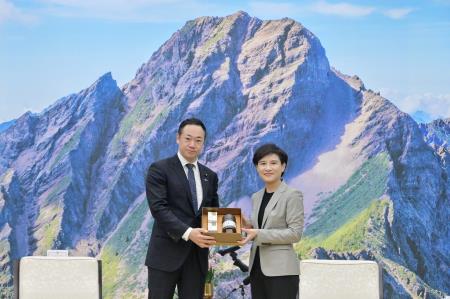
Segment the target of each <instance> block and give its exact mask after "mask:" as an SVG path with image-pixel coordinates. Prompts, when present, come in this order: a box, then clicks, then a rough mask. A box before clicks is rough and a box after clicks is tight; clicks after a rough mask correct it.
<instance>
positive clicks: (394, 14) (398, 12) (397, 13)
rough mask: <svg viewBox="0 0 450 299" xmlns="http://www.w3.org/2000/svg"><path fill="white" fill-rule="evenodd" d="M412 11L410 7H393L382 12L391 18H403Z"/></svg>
mask: <svg viewBox="0 0 450 299" xmlns="http://www.w3.org/2000/svg"><path fill="white" fill-rule="evenodd" d="M412 11H413V9H412V8H393V9H388V10H385V11H383V14H384V15H385V16H387V17H389V18H391V19H394V20H399V19H403V18H404V17H406V16H407V15H409V14H410V13H411V12H412Z"/></svg>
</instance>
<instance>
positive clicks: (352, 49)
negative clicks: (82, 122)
mask: <svg viewBox="0 0 450 299" xmlns="http://www.w3.org/2000/svg"><path fill="white" fill-rule="evenodd" d="M238 10H244V11H246V12H247V13H249V15H250V16H252V17H258V18H260V19H279V18H283V17H290V18H293V19H295V20H296V21H298V22H300V23H302V24H303V25H304V26H306V27H307V28H308V29H309V30H311V31H312V32H313V33H314V34H316V35H317V36H318V37H319V39H320V40H321V42H322V45H323V46H324V48H325V50H326V53H327V56H328V59H329V61H330V64H331V65H332V66H334V67H335V68H337V69H338V70H340V71H341V72H343V73H345V74H349V75H358V76H359V77H361V79H362V80H363V81H364V83H365V86H366V87H367V88H370V89H372V90H376V91H380V92H381V94H382V95H383V96H385V97H386V98H388V99H390V100H391V101H393V102H394V103H395V104H396V105H397V106H398V107H399V108H401V109H402V110H403V111H405V112H408V113H413V112H415V111H417V110H423V111H425V112H426V113H428V114H429V115H430V116H431V117H433V118H437V117H450V71H449V70H450V0H434V1H433V0H430V1H415V0H411V1H402V0H396V1H392V0H390V1H386V0H380V1H331V0H327V1H315V0H311V1H281V2H278V1H231V0H230V1H201V0H183V1H182V0H99V1H95V0H28V1H11V0H0V123H2V122H5V121H8V120H11V119H14V118H17V117H19V116H20V115H21V114H23V113H24V112H26V111H28V110H31V111H33V112H40V111H42V110H43V109H44V108H45V107H47V106H49V105H50V104H52V103H53V102H55V101H56V100H57V99H58V98H61V97H63V96H66V95H68V94H71V93H75V92H78V91H80V90H81V89H83V88H86V87H88V86H89V85H90V84H92V83H93V82H94V81H95V80H96V79H97V78H98V77H99V76H101V75H102V74H104V73H106V72H109V71H110V72H112V75H113V77H114V78H115V79H116V80H117V82H118V84H119V86H122V85H123V84H125V83H126V82H128V81H129V80H131V79H132V78H133V77H134V74H135V72H136V70H137V69H138V68H139V66H140V65H141V64H142V63H144V62H146V61H147V60H148V59H149V58H150V56H151V54H152V53H153V52H154V51H155V50H156V49H157V48H158V47H159V46H160V45H161V44H162V43H163V42H164V41H166V40H167V39H168V38H169V37H170V36H171V34H172V33H173V32H175V31H176V30H177V29H179V28H181V27H182V26H183V25H184V23H185V22H186V21H188V20H190V19H194V18H196V17H199V16H206V15H210V16H226V15H229V14H232V13H234V12H236V11H238Z"/></svg>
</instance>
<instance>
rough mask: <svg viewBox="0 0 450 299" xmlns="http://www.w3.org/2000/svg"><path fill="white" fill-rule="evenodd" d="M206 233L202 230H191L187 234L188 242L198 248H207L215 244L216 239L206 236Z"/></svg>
mask: <svg viewBox="0 0 450 299" xmlns="http://www.w3.org/2000/svg"><path fill="white" fill-rule="evenodd" d="M207 232H208V231H207V230H206V229H203V228H193V229H192V231H191V233H190V234H189V240H191V241H192V242H194V243H195V244H197V246H198V247H201V248H208V247H209V246H211V245H214V244H216V238H214V237H212V236H208V235H206V233H207Z"/></svg>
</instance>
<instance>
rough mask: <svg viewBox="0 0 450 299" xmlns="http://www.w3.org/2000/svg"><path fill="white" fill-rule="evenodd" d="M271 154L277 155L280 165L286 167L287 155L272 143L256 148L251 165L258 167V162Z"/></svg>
mask: <svg viewBox="0 0 450 299" xmlns="http://www.w3.org/2000/svg"><path fill="white" fill-rule="evenodd" d="M271 154H275V155H277V156H278V158H280V161H281V164H286V166H287V162H288V155H287V154H286V152H285V151H283V150H282V149H281V148H279V147H278V146H277V145H276V144H274V143H266V144H263V145H261V146H260V147H258V148H257V149H256V151H255V154H254V155H253V164H254V165H255V166H256V165H258V162H259V160H261V159H262V158H264V157H265V156H267V155H271Z"/></svg>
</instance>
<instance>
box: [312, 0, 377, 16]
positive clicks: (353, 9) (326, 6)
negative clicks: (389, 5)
mask: <svg viewBox="0 0 450 299" xmlns="http://www.w3.org/2000/svg"><path fill="white" fill-rule="evenodd" d="M311 10H312V11H314V12H316V13H320V14H325V15H336V16H341V17H364V16H367V15H370V14H372V13H373V12H375V10H376V9H375V8H374V7H372V6H362V5H354V4H350V3H345V2H341V3H328V2H326V1H319V2H317V3H315V4H313V5H311Z"/></svg>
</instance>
